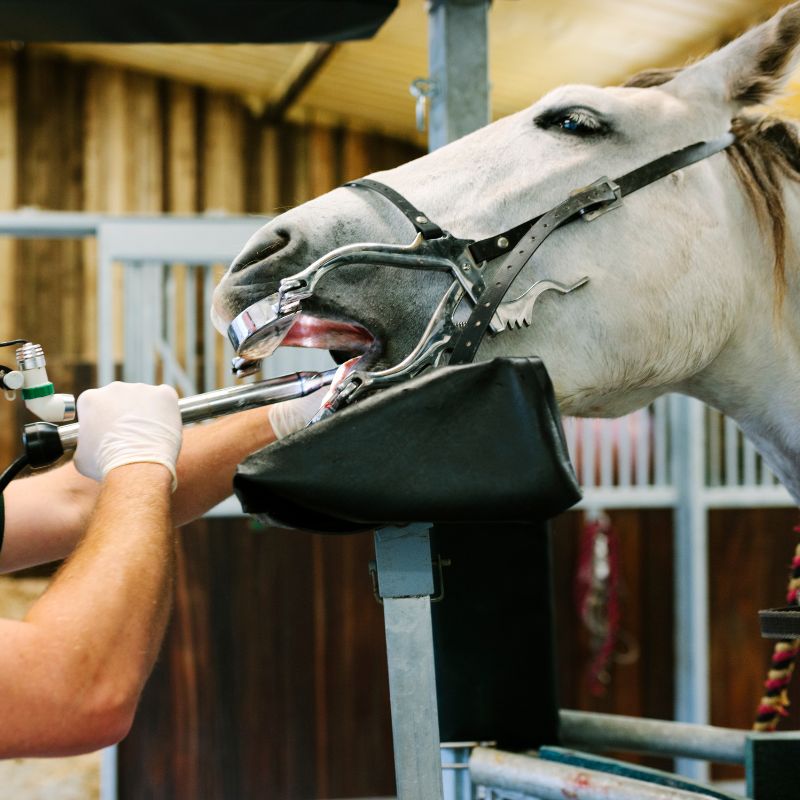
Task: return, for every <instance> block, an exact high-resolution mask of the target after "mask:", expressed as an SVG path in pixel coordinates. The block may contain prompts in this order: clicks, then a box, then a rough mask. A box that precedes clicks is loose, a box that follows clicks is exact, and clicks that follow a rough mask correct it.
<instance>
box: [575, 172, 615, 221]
mask: <svg viewBox="0 0 800 800" xmlns="http://www.w3.org/2000/svg"><path fill="white" fill-rule="evenodd" d="M588 192H596V193H597V195H598V196H597V205H593V206H591V207H589V208H588V209H585V210H584V211H581V217H582V218H583V219H584V220H586V222H594V221H595V220H596V219H597V218H598V217H602V216H603V214H606V213H608V212H609V211H613V210H614V209H615V208H619V207H620V206H621V205H622V189H621V188H620V185H619V184H618V183H616V182H615V181H612V180H611V178H608V177H606V176H603V177H602V178H600V179H599V180H596V181H595V182H594V183H590V184H589V185H588V186H584V187H583V189H578V190H577V191H575V192H572V195H573V196H574V195H578V194H584V193H588Z"/></svg>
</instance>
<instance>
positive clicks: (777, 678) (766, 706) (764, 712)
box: [753, 525, 800, 732]
mask: <svg viewBox="0 0 800 800" xmlns="http://www.w3.org/2000/svg"><path fill="white" fill-rule="evenodd" d="M794 532H795V533H797V534H800V525H798V526H796V527H795V529H794ZM786 601H787V603H788V604H789V605H800V544H798V545H797V546H796V547H795V551H794V558H793V559H792V571H791V575H790V577H789V588H788V591H787V595H786ZM798 652H800V639H787V640H785V641H780V642H777V643H776V644H775V648H774V649H773V651H772V661H771V663H770V669H769V672H768V673H767V680H766V681H764V689H765V691H764V695H763V697H762V698H761V700H760V702H759V704H758V712H757V716H756V721H755V723H754V724H753V730H754V731H761V732H769V731H774V730H775V729H776V728H777V727H778V723H779V722H780V719H781V717H788V716H789V711H788V710H787V709H788V708H789V684H790V683H791V680H792V674H793V673H794V668H795V663H796V660H797V654H798Z"/></svg>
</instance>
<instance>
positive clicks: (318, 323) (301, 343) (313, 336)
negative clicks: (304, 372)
mask: <svg viewBox="0 0 800 800" xmlns="http://www.w3.org/2000/svg"><path fill="white" fill-rule="evenodd" d="M374 341H375V337H374V336H372V334H371V333H370V332H369V331H368V330H367V329H366V328H364V327H363V326H362V325H359V324H358V323H355V322H341V321H338V320H325V319H320V318H318V317H311V316H307V315H305V314H301V315H300V316H299V317H298V319H297V321H296V322H295V323H294V325H292V327H291V329H290V331H289V333H288V334H286V337H285V338H284V340H283V342H282V346H283V347H311V348H319V349H322V350H344V351H347V352H350V353H354V354H357V353H365V352H366V351H367V350H369V348H370V347H371V346H372V344H373V342H374Z"/></svg>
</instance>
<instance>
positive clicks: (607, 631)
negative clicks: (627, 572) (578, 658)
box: [575, 512, 638, 697]
mask: <svg viewBox="0 0 800 800" xmlns="http://www.w3.org/2000/svg"><path fill="white" fill-rule="evenodd" d="M575 602H576V605H577V607H578V613H579V615H580V618H581V621H582V622H583V624H584V626H585V627H586V628H587V630H588V631H589V635H590V637H591V650H592V658H591V661H590V663H589V667H588V682H589V691H590V692H591V693H592V694H593V695H594V696H595V697H602V696H603V695H605V693H606V691H607V690H608V685H609V683H610V682H611V667H612V664H613V663H614V662H616V663H631V662H632V661H635V660H636V658H637V657H638V648H637V647H636V645H635V644H634V643H632V640H631V638H630V637H629V636H627V635H626V634H625V633H624V632H623V631H622V629H621V626H620V618H621V604H620V568H619V537H618V535H617V532H616V531H615V530H614V528H613V526H612V525H611V521H610V520H609V518H608V516H607V515H606V514H604V513H602V512H594V513H587V515H586V522H585V523H584V526H583V530H582V531H581V537H580V542H579V544H578V569H577V573H576V576H575Z"/></svg>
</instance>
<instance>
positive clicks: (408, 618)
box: [375, 524, 444, 800]
mask: <svg viewBox="0 0 800 800" xmlns="http://www.w3.org/2000/svg"><path fill="white" fill-rule="evenodd" d="M375 561H376V565H377V579H378V593H379V595H380V597H381V598H382V600H383V616H384V625H385V628H386V653H387V656H388V662H389V695H390V700H391V710H392V736H393V740H394V763H395V773H396V779H397V797H398V800H444V798H443V794H442V771H441V762H440V755H439V714H438V710H437V705H436V673H435V667H434V658H433V631H432V627H431V602H430V600H431V595H432V594H433V564H432V559H431V544H430V534H429V526H428V525H420V524H416V525H409V526H408V527H406V528H381V529H380V530H378V531H376V533H375Z"/></svg>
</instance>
